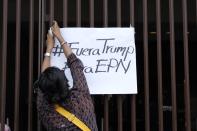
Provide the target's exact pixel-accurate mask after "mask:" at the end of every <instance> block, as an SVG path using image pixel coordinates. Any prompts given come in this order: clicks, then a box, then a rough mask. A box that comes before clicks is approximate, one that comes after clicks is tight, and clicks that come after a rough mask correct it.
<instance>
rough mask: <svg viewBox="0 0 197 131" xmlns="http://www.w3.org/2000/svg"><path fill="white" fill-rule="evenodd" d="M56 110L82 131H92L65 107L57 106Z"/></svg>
mask: <svg viewBox="0 0 197 131" xmlns="http://www.w3.org/2000/svg"><path fill="white" fill-rule="evenodd" d="M55 110H56V111H57V112H58V113H60V114H61V115H62V116H64V117H66V118H67V119H68V120H69V121H70V122H72V123H73V124H75V125H76V126H77V127H79V128H80V129H81V130H82V131H90V129H89V128H88V127H87V126H86V125H85V124H84V123H83V122H82V121H81V120H79V119H78V118H77V117H76V116H75V115H74V114H72V113H70V112H69V111H67V110H66V109H64V108H63V107H61V106H59V105H57V104H56V105H55Z"/></svg>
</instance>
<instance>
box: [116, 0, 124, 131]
mask: <svg viewBox="0 0 197 131" xmlns="http://www.w3.org/2000/svg"><path fill="white" fill-rule="evenodd" d="M116 2H117V26H118V27H121V0H117V1H116ZM122 101H123V100H122V97H121V96H120V95H119V96H118V97H117V106H118V108H117V109H118V131H122V130H123V118H122V117H123V115H122Z"/></svg>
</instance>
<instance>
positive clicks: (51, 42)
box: [46, 33, 54, 53]
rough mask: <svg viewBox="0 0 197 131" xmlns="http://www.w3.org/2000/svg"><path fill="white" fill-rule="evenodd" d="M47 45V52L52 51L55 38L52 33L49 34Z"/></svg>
mask: <svg viewBox="0 0 197 131" xmlns="http://www.w3.org/2000/svg"><path fill="white" fill-rule="evenodd" d="M46 46H47V50H46V52H48V53H51V51H52V49H53V47H54V39H53V36H52V35H51V34H50V33H48V34H47V40H46Z"/></svg>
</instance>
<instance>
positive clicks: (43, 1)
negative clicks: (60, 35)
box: [40, 0, 45, 68]
mask: <svg viewBox="0 0 197 131" xmlns="http://www.w3.org/2000/svg"><path fill="white" fill-rule="evenodd" d="M44 43H45V0H42V29H41V51H40V52H41V63H42V61H43V49H44ZM40 68H41V65H40Z"/></svg>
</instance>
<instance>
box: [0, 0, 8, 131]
mask: <svg viewBox="0 0 197 131" xmlns="http://www.w3.org/2000/svg"><path fill="white" fill-rule="evenodd" d="M7 22H8V1H7V0H3V34H2V44H3V45H2V63H1V64H2V71H1V72H2V75H1V76H2V82H1V96H0V97H1V99H0V100H1V107H0V108H1V114H0V116H1V118H0V123H1V127H0V129H1V130H2V131H4V124H5V108H6V107H5V106H6V104H5V102H6V80H7V79H6V76H7V74H6V70H7V68H6V66H7V65H6V63H7Z"/></svg>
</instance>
